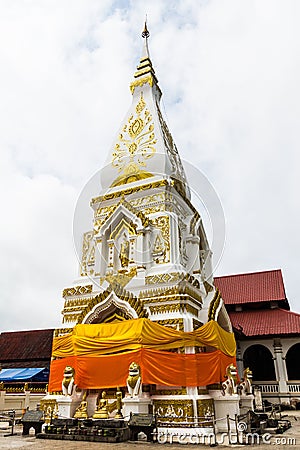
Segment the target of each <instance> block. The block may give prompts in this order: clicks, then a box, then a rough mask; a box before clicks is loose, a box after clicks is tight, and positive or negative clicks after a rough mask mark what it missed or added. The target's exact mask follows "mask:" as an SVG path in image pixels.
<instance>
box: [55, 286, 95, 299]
mask: <svg viewBox="0 0 300 450" xmlns="http://www.w3.org/2000/svg"><path fill="white" fill-rule="evenodd" d="M92 290H93V285H92V284H88V285H86V286H74V287H71V288H66V289H64V290H63V293H62V296H63V297H70V296H73V295H84V294H90V293H91V292H92Z"/></svg>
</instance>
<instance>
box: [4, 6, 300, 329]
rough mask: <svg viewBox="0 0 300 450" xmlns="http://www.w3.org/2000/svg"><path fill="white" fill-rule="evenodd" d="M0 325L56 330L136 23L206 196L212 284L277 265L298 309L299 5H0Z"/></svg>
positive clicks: (125, 89)
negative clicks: (221, 234)
mask: <svg viewBox="0 0 300 450" xmlns="http://www.w3.org/2000/svg"><path fill="white" fill-rule="evenodd" d="M0 7H1V16H0V30H1V35H2V37H1V39H0V58H1V71H0V99H1V101H0V149H1V153H0V157H1V164H0V174H1V176H0V196H1V208H2V213H1V220H0V268H1V277H0V283H1V298H0V331H9V330H24V329H38V328H52V327H59V326H60V323H61V314H60V312H61V310H62V308H63V300H62V298H61V293H62V290H63V289H64V288H65V287H69V286H71V285H72V283H73V280H74V279H76V277H77V276H78V261H77V258H76V254H75V250H74V244H73V236H72V227H73V215H74V210H75V207H76V202H77V199H78V197H79V196H80V193H81V191H82V189H83V188H84V186H85V185H86V183H87V182H88V180H89V179H90V178H91V177H93V175H94V174H95V173H96V172H97V171H98V170H99V169H100V168H101V166H102V165H103V164H104V161H105V159H106V156H107V153H108V151H109V150H110V146H111V145H112V142H113V139H114V136H115V134H116V132H117V131H118V128H119V125H120V123H121V121H122V119H123V117H124V116H125V114H126V111H127V109H128V108H129V106H130V104H131V94H130V90H129V85H130V82H131V81H132V77H133V73H134V71H135V68H136V65H137V64H138V62H139V58H140V53H141V47H142V38H141V31H142V29H143V23H144V19H145V15H146V14H147V18H148V28H149V30H150V33H151V36H150V38H149V46H150V53H151V59H152V63H153V65H154V67H155V71H156V74H157V77H158V80H159V85H160V87H161V89H162V91H163V111H164V113H165V116H166V119H167V123H168V125H169V128H170V130H171V132H172V135H173V138H174V140H175V142H176V144H177V147H178V150H179V152H180V155H181V157H182V158H183V159H184V160H186V161H188V162H189V163H190V164H192V165H193V166H194V167H196V168H197V170H199V171H201V172H202V173H203V174H204V176H205V177H207V179H208V180H209V182H210V183H211V184H212V186H213V187H214V189H215V191H216V192H217V194H218V196H219V198H220V202H221V204H222V207H223V211H224V216H225V222H226V230H225V231H226V245H225V249H224V253H223V257H222V259H221V261H220V263H219V265H218V267H217V269H216V273H215V274H216V275H226V274H233V273H242V272H253V271H261V270H271V269H279V268H280V269H282V272H283V277H284V281H285V287H286V292H287V297H288V299H289V301H290V304H291V308H292V309H293V310H294V311H297V312H300V298H299V294H298V277H299V275H298V270H299V253H300V237H299V230H300V210H299V192H300V176H299V165H300V155H299V143H300V136H299V133H300V124H299V117H300V84H299V79H300V51H299V50H300V27H299V21H300V3H299V2H298V1H297V0H294V1H292V0H286V1H276V0H257V1H255V0H251V1H248V0H244V1H243V2H241V1H240V0H224V1H222V0H219V1H218V0H206V1H204V0H203V1H196V0H169V1H162V0H151V2H145V1H141V0H134V1H133V0H132V1H128V0H126V1H125V0H122V1H121V0H119V1H112V0H72V2H70V1H68V0H51V1H49V0H12V1H5V0H0Z"/></svg>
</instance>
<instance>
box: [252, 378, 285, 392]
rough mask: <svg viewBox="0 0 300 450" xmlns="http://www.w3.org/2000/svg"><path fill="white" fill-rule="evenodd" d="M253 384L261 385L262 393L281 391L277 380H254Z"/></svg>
mask: <svg viewBox="0 0 300 450" xmlns="http://www.w3.org/2000/svg"><path fill="white" fill-rule="evenodd" d="M253 386H259V387H260V389H261V392H262V394H276V393H278V392H279V386H278V383H277V381H254V382H253Z"/></svg>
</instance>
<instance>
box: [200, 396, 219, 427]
mask: <svg viewBox="0 0 300 450" xmlns="http://www.w3.org/2000/svg"><path fill="white" fill-rule="evenodd" d="M214 414H215V410H214V401H213V399H212V398H206V399H203V400H197V415H198V426H199V427H203V428H205V427H211V426H212V425H213V421H212V420H211V419H212V418H213V416H214Z"/></svg>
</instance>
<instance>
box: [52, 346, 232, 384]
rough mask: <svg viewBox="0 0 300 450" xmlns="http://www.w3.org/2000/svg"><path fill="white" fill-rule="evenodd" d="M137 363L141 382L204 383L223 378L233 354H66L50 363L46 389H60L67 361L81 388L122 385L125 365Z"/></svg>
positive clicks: (148, 351) (156, 351) (146, 351)
mask: <svg viewBox="0 0 300 450" xmlns="http://www.w3.org/2000/svg"><path fill="white" fill-rule="evenodd" d="M133 361H135V362H137V363H138V364H139V365H140V366H141V373H142V380H143V383H145V384H159V385H166V386H206V385H207V384H214V383H219V382H220V381H223V380H224V375H225V372H226V367H227V366H228V365H229V364H230V363H235V358H234V357H231V356H227V355H224V354H223V353H222V352H221V351H220V350H217V351H215V352H212V353H196V354H179V353H171V352H163V351H158V350H150V349H145V348H142V349H139V350H134V351H130V352H124V353H119V354H117V355H102V356H99V357H93V356H70V357H67V358H63V359H58V360H54V361H52V363H51V370H50V380H49V392H53V391H60V390H61V383H62V379H63V372H64V369H65V367H66V366H67V365H70V366H72V367H74V369H75V383H76V384H77V385H78V387H80V388H82V389H99V388H110V387H117V386H125V385H126V379H127V377H128V368H129V365H130V364H131V363H132V362H133Z"/></svg>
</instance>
